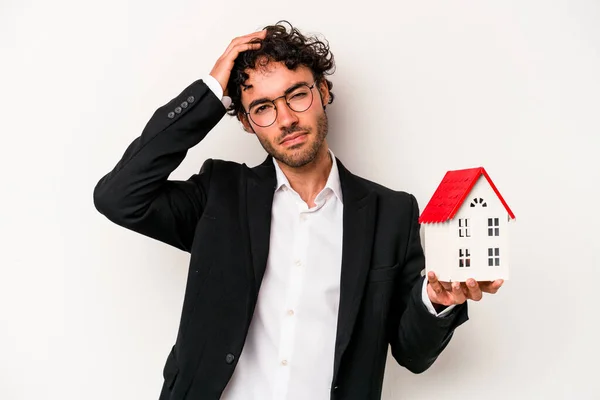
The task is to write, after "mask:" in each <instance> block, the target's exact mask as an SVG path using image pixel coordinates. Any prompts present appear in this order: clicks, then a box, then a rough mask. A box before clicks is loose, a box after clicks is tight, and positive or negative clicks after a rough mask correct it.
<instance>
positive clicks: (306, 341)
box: [94, 23, 502, 400]
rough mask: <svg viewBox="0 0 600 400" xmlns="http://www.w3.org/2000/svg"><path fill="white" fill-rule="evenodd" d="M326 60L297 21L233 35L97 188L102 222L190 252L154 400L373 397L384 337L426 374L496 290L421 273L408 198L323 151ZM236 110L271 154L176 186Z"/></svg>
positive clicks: (207, 169) (401, 358) (377, 393)
mask: <svg viewBox="0 0 600 400" xmlns="http://www.w3.org/2000/svg"><path fill="white" fill-rule="evenodd" d="M333 67H334V62H333V56H332V55H331V53H330V51H329V47H328V45H327V44H325V43H324V42H321V41H319V40H317V39H316V38H308V37H305V36H304V35H302V34H301V33H300V32H299V31H297V30H296V29H294V28H293V27H291V26H290V29H287V28H286V26H285V25H284V24H279V23H278V24H277V25H274V26H268V27H267V28H265V30H263V31H260V32H256V33H252V34H249V35H246V36H242V37H239V38H236V39H234V40H233V41H232V42H231V44H230V45H229V47H228V48H227V50H226V51H225V53H224V54H223V55H222V56H221V57H220V58H219V60H218V61H217V62H216V64H215V66H214V68H213V69H212V71H211V73H210V75H209V76H207V77H206V78H205V79H203V80H198V81H196V82H194V83H192V84H191V85H190V86H188V87H187V88H186V89H185V90H184V91H183V92H182V93H181V94H180V95H179V96H177V97H176V98H175V99H173V100H171V101H170V102H169V103H167V104H166V105H165V106H163V107H161V108H159V109H158V110H157V111H156V112H155V114H154V115H153V116H152V118H151V119H150V121H149V122H148V124H147V125H146V127H145V129H144V130H143V132H142V135H141V136H140V137H139V138H137V139H136V140H135V141H134V142H133V143H132V144H131V145H130V146H129V148H128V149H127V150H126V152H125V154H124V156H123V158H122V159H121V161H119V163H118V164H117V165H116V167H115V168H114V169H113V170H112V171H111V172H110V173H109V174H107V175H106V176H105V177H103V178H102V179H101V180H100V182H99V183H98V185H97V187H96V190H95V192H94V200H95V204H96V207H97V208H98V210H99V211H100V212H102V213H103V214H105V215H106V216H107V217H108V218H109V219H111V220H112V221H114V222H115V223H117V224H119V225H122V226H124V227H126V228H129V229H132V230H134V231H136V232H139V233H142V234H144V235H147V236H149V237H152V238H155V239H157V240H160V241H163V242H165V243H168V244H170V245H173V246H175V247H177V248H180V249H182V250H185V251H189V252H191V260H190V266H189V274H188V278H187V287H186V293H185V298H184V304H183V310H182V315H181V322H180V327H179V332H178V336H177V340H176V343H175V345H174V346H173V349H172V351H171V353H170V354H169V357H168V358H167V362H166V365H165V368H164V378H165V382H164V385H163V388H162V392H161V395H160V399H161V400H166V399H172V400H182V399H189V400H192V399H193V400H200V399H218V398H223V399H234V400H240V399H244V400H248V399H259V400H265V399H269V400H279V399H290V400H291V399H294V400H295V399H301V400H307V399H310V400H318V399H329V398H332V399H344V400H346V399H356V400H358V399H360V400H365V399H379V398H380V397H381V386H382V381H383V375H384V367H385V360H386V356H387V349H388V345H391V350H392V354H393V356H394V358H395V359H396V360H397V361H398V363H400V364H401V365H403V366H405V367H406V368H408V369H409V370H410V371H412V372H415V373H420V372H422V371H424V370H426V369H427V368H428V367H429V366H430V365H431V364H432V363H433V362H434V361H435V359H436V358H437V356H438V355H439V354H440V352H441V351H442V350H443V349H444V348H445V346H446V345H447V344H448V342H449V340H450V338H451V336H452V333H453V331H454V329H455V328H456V327H457V326H459V325H460V324H462V323H463V322H465V321H466V320H467V307H466V303H465V301H466V299H468V298H470V299H473V300H479V299H481V296H482V291H484V292H492V293H493V292H495V291H497V290H498V288H499V287H500V285H501V284H502V282H500V281H499V282H481V283H478V282H475V281H474V280H472V279H470V280H469V281H468V282H467V284H464V283H463V284H462V285H461V284H458V283H456V284H455V285H454V286H451V285H449V284H447V283H441V282H439V281H437V279H436V277H435V274H434V273H430V274H429V276H428V279H427V280H424V278H422V277H421V272H422V271H423V269H424V262H425V260H424V256H423V251H422V247H421V244H420V239H419V224H418V222H417V219H418V214H419V211H418V206H417V202H416V200H415V198H414V197H413V196H412V195H409V194H407V193H404V192H396V191H392V190H390V189H387V188H384V187H382V186H380V185H377V184H375V183H372V182H369V181H367V180H365V179H362V178H359V177H357V176H355V175H353V174H352V173H350V172H349V171H348V170H347V169H346V168H345V167H344V166H343V165H342V163H341V162H340V161H339V160H337V159H336V158H335V157H334V155H333V153H332V152H331V150H330V149H329V147H328V144H327V139H326V136H327V133H328V124H327V114H326V112H325V107H326V105H327V104H330V103H331V102H332V101H333V94H332V92H331V89H332V84H331V82H330V81H329V80H328V79H326V78H325V75H328V74H330V73H331V71H332V70H333ZM224 94H225V96H224ZM227 110H229V111H230V113H231V114H232V115H235V116H237V118H238V119H239V120H240V121H241V123H242V125H243V127H244V129H245V130H246V131H248V132H250V133H252V134H255V135H256V137H257V138H258V140H259V141H260V143H261V145H262V146H263V148H264V149H265V150H266V151H267V153H268V154H269V156H268V157H267V159H266V160H265V161H264V162H263V163H262V164H261V165H259V166H256V167H254V168H249V167H247V166H246V165H240V164H237V163H233V162H225V161H220V160H212V159H209V160H207V161H206V162H205V163H204V165H203V166H202V169H201V170H200V172H199V173H198V174H196V175H194V176H192V177H191V178H190V179H189V180H187V181H169V180H168V177H169V174H170V173H171V172H172V171H173V170H174V169H175V168H177V166H178V165H179V164H180V163H181V161H182V160H183V159H184V157H185V155H186V152H187V150H188V149H190V148H191V147H193V146H195V145H196V144H198V143H199V142H200V141H201V140H202V139H203V138H204V137H205V136H206V135H207V134H208V132H209V131H210V130H211V129H212V128H213V127H214V126H215V125H216V124H217V123H218V122H219V120H220V119H221V118H222V117H223V116H224V115H225V113H226V111H227ZM438 313H439V314H438Z"/></svg>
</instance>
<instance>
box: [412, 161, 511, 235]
mask: <svg viewBox="0 0 600 400" xmlns="http://www.w3.org/2000/svg"><path fill="white" fill-rule="evenodd" d="M481 175H483V176H485V179H487V181H488V183H489V184H490V186H491V187H492V189H493V190H494V192H495V193H496V196H498V199H500V202H501V203H502V205H503V206H504V208H506V211H507V212H508V215H510V217H511V218H512V219H515V215H514V214H513V212H512V211H511V210H510V208H509V207H508V204H506V201H504V199H503V198H502V195H501V194H500V192H499V191H498V189H497V188H496V185H494V182H492V180H491V179H490V176H489V175H488V174H487V172H485V169H483V167H479V168H470V169H461V170H458V171H448V172H446V175H445V176H444V179H442V183H440V186H438V188H437V190H436V191H435V193H434V194H433V196H432V197H431V200H429V203H428V204H427V207H425V209H424V210H423V213H422V214H421V217H420V218H419V222H420V223H424V224H428V223H435V222H446V221H448V220H451V219H452V218H454V216H455V215H456V213H457V212H458V210H459V209H460V207H461V206H462V204H463V202H464V201H465V199H466V198H467V196H468V195H469V193H470V192H471V189H473V186H475V183H476V182H477V180H478V179H479V177H480V176H481Z"/></svg>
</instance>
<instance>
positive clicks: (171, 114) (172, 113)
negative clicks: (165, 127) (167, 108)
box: [167, 111, 175, 118]
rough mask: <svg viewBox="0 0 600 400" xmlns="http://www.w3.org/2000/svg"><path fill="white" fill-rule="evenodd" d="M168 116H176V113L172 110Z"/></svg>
mask: <svg viewBox="0 0 600 400" xmlns="http://www.w3.org/2000/svg"><path fill="white" fill-rule="evenodd" d="M167 117H169V118H174V117H175V113H174V112H173V111H171V112H170V113H168V114H167Z"/></svg>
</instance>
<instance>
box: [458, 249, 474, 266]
mask: <svg viewBox="0 0 600 400" xmlns="http://www.w3.org/2000/svg"><path fill="white" fill-rule="evenodd" d="M458 266H459V267H460V268H465V267H466V268H469V267H470V266H471V252H470V251H469V249H459V250H458Z"/></svg>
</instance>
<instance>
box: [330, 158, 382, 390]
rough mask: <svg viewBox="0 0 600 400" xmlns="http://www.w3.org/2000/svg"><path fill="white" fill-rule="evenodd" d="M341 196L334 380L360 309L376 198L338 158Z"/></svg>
mask: <svg viewBox="0 0 600 400" xmlns="http://www.w3.org/2000/svg"><path fill="white" fill-rule="evenodd" d="M337 162H338V169H339V173H340V182H341V186H342V194H343V197H344V215H343V224H344V233H343V238H342V276H341V283H340V307H339V312H338V324H337V335H336V345H335V360H334V373H333V381H334V382H335V381H336V380H337V374H338V372H339V368H340V363H341V360H342V356H343V354H344V351H345V350H346V348H347V347H348V343H349V342H350V338H351V336H352V331H353V330H354V324H355V322H356V317H357V315H358V311H359V309H360V303H361V300H362V296H363V292H364V288H365V283H366V280H367V275H368V272H369V266H370V261H371V249H372V244H373V235H374V232H375V216H376V212H377V201H376V200H377V198H376V195H375V193H374V192H372V191H369V190H367V189H366V188H365V187H364V185H362V184H361V182H360V181H359V179H358V178H357V177H355V176H354V175H352V174H351V173H350V172H349V171H348V170H347V169H346V168H345V167H344V166H343V165H342V163H341V162H340V161H339V160H338V161H337Z"/></svg>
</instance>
